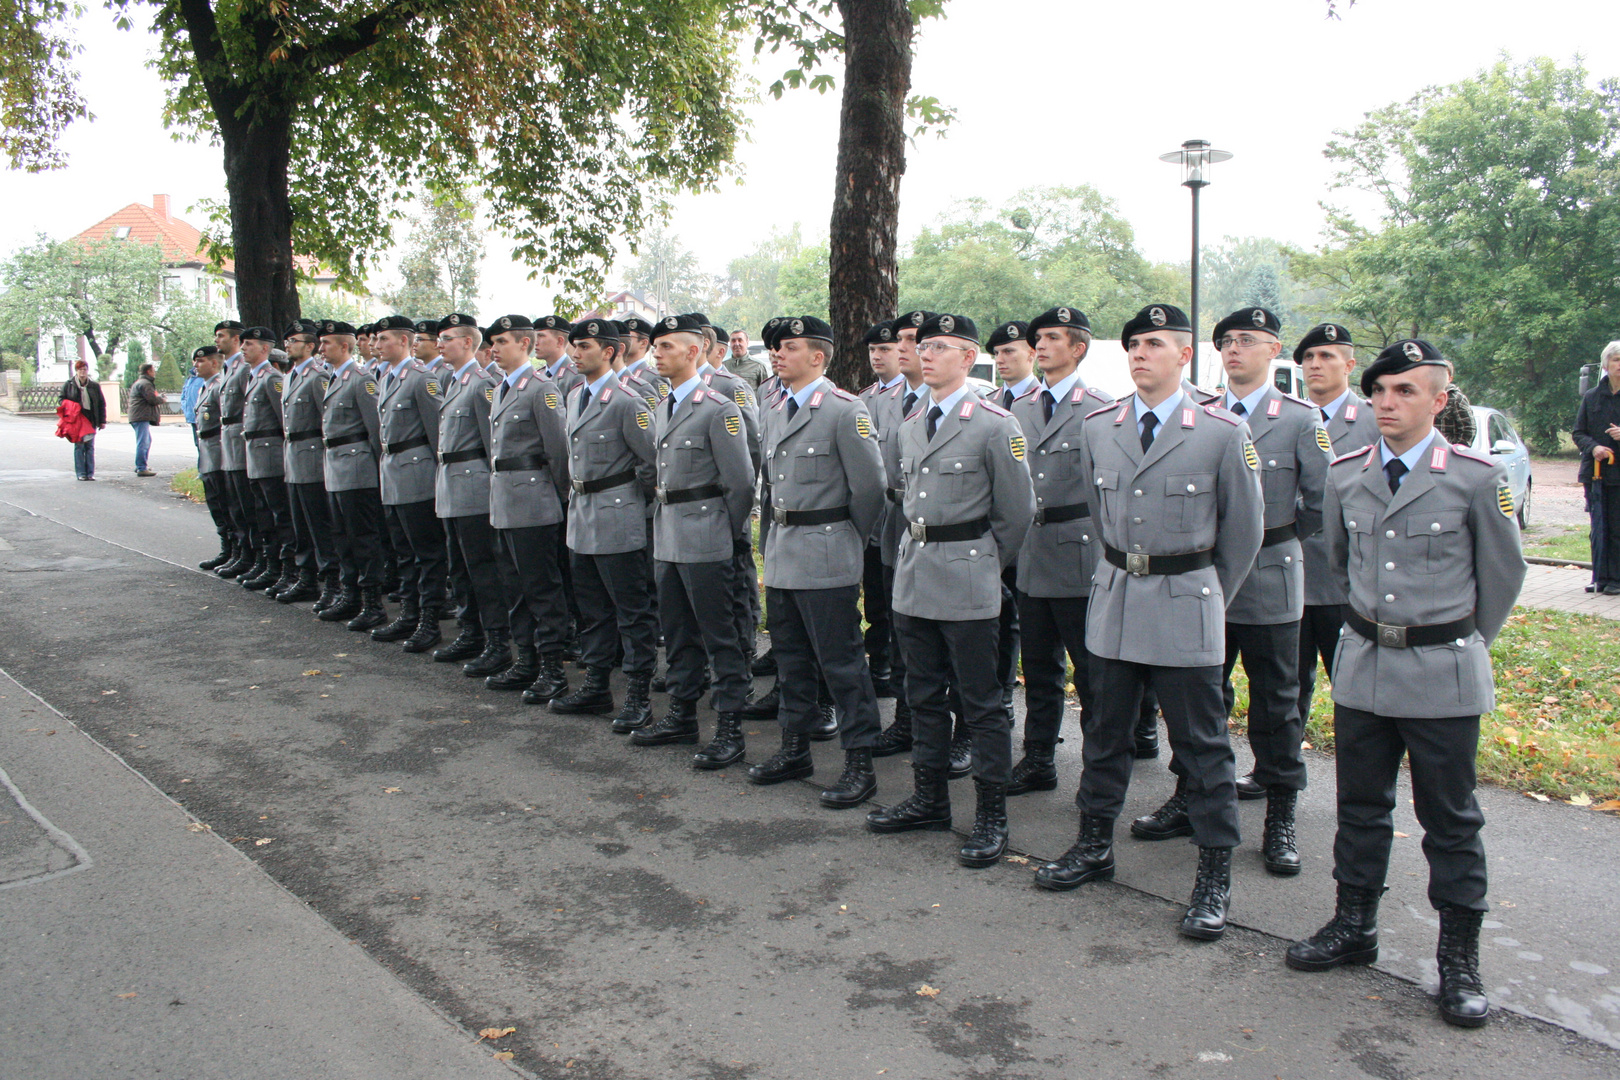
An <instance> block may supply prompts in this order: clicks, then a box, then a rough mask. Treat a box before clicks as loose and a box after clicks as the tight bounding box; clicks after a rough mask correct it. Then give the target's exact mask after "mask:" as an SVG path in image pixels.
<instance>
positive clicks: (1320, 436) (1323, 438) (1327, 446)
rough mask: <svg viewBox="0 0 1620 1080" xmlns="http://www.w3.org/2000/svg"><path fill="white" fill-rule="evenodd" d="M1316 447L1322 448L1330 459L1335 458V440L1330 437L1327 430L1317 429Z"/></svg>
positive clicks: (1323, 428)
mask: <svg viewBox="0 0 1620 1080" xmlns="http://www.w3.org/2000/svg"><path fill="white" fill-rule="evenodd" d="M1316 445H1317V446H1320V447H1321V448H1322V453H1324V454H1327V455H1328V456H1329V457H1332V456H1333V440H1332V439H1331V438H1329V437H1328V433H1327V428H1325V427H1319V428H1317V429H1316Z"/></svg>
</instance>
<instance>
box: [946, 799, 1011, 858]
mask: <svg viewBox="0 0 1620 1080" xmlns="http://www.w3.org/2000/svg"><path fill="white" fill-rule="evenodd" d="M973 788H974V794H975V796H976V798H977V804H976V806H975V808H974V812H973V831H972V832H971V833H970V834H968V838H967V842H966V843H965V844H963V845H962V850H961V851H959V852H957V853H956V861H957V862H959V863H961V864H962V865H963V866H968V867H972V868H974V869H982V868H984V867H986V866H994V865H995V864H996V863H998V862H1000V861H1001V857H1002V856H1003V855H1005V854H1006V853H1007V785H1006V784H992V783H989V782H988V781H985V780H980V779H978V778H977V777H975V778H974V780H973Z"/></svg>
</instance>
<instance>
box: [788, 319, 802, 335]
mask: <svg viewBox="0 0 1620 1080" xmlns="http://www.w3.org/2000/svg"><path fill="white" fill-rule="evenodd" d="M789 328H790V329H791V330H792V331H793V332H794V334H802V333H804V320H803V319H794V320H793V322H792V323H791V324H790V326H789Z"/></svg>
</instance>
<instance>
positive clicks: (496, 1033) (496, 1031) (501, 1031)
mask: <svg viewBox="0 0 1620 1080" xmlns="http://www.w3.org/2000/svg"><path fill="white" fill-rule="evenodd" d="M516 1030H517V1028H515V1027H503V1028H493V1027H489V1028H485V1029H484V1030H483V1031H480V1032H479V1033H478V1037H479V1038H480V1039H504V1038H506V1037H507V1036H508V1035H510V1034H512V1032H514V1031H516Z"/></svg>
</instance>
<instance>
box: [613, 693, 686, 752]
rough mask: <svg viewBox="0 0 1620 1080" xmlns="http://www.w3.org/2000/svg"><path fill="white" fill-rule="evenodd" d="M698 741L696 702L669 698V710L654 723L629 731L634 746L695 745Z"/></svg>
mask: <svg viewBox="0 0 1620 1080" xmlns="http://www.w3.org/2000/svg"><path fill="white" fill-rule="evenodd" d="M697 741H698V722H697V702H695V701H676V700H673V699H671V701H670V703H669V712H667V713H665V714H664V715H663V716H662V717H660V718H659V720H658V722H657V723H655V724H649V725H648V726H646V727H644V728H642V729H641V730H639V731H634V732H631V734H630V742H631V744H632V745H634V746H670V745H674V744H678V743H687V744H690V745H694V746H695V745H696V744H697Z"/></svg>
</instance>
